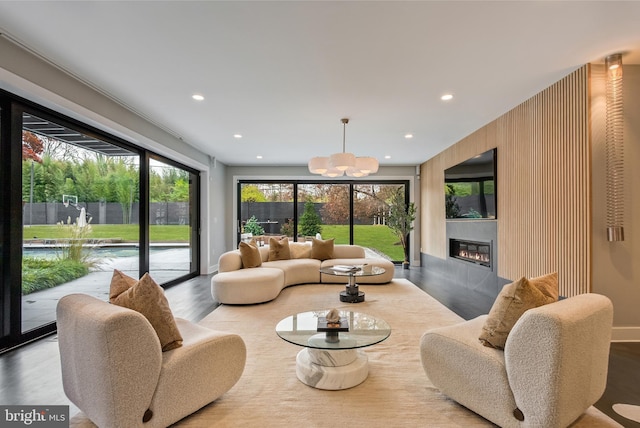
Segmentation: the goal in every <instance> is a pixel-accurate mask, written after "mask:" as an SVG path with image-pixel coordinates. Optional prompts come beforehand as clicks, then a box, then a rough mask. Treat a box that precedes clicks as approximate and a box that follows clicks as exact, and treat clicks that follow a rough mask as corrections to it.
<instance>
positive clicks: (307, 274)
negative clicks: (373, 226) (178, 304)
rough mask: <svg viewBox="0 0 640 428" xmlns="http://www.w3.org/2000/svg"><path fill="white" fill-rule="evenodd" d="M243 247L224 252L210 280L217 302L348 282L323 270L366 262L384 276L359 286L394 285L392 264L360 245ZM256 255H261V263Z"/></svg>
mask: <svg viewBox="0 0 640 428" xmlns="http://www.w3.org/2000/svg"><path fill="white" fill-rule="evenodd" d="M285 239H286V238H285ZM242 244H245V243H241V248H240V249H238V250H233V251H228V252H226V253H223V254H222V255H221V256H220V258H219V260H218V273H217V274H216V275H214V276H213V278H212V279H211V294H212V296H213V299H214V300H215V301H217V302H220V303H223V304H253V303H263V302H268V301H270V300H273V299H275V298H276V297H278V295H279V294H280V291H282V289H284V288H285V287H289V286H291V285H298V284H312V283H320V282H323V283H334V284H346V283H347V282H348V281H347V279H346V278H345V277H343V276H335V275H325V274H322V275H321V274H320V268H321V267H324V266H334V265H359V264H365V263H366V264H368V265H371V266H379V267H383V268H385V270H386V272H385V273H384V274H383V275H376V276H367V277H361V278H358V283H359V284H386V283H389V282H391V280H392V279H393V275H394V265H393V263H392V262H391V261H389V260H386V259H382V258H367V257H365V251H364V248H362V247H360V246H358V245H333V242H332V241H330V240H326V241H322V240H315V239H314V240H313V245H311V244H309V243H301V242H287V243H286V244H284V242H282V243H277V248H278V251H277V252H274V251H273V250H272V249H271V248H270V246H262V247H257V246H254V248H253V249H251V248H248V247H251V246H252V245H249V244H245V245H242ZM329 244H330V245H329ZM281 245H287V246H288V249H289V251H288V256H284V257H283V256H282V254H283V253H284V254H287V252H286V251H283V250H282V248H281ZM314 250H315V251H314ZM252 253H253V254H252ZM256 254H259V259H260V261H259V262H258V261H257V260H256V257H257V256H256ZM243 256H244V259H243ZM274 257H275V259H274ZM287 257H288V258H287ZM243 260H244V262H243ZM248 266H251V267H248Z"/></svg>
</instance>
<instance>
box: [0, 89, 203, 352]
mask: <svg viewBox="0 0 640 428" xmlns="http://www.w3.org/2000/svg"><path fill="white" fill-rule="evenodd" d="M0 143H1V146H0V177H1V179H2V183H3V186H2V187H0V194H1V195H0V196H1V200H2V202H3V204H0V219H1V220H2V224H1V230H0V244H1V246H0V251H1V259H0V298H1V300H0V321H1V326H0V327H1V330H0V331H1V334H0V351H1V350H3V349H7V348H10V347H13V346H16V345H19V344H21V343H24V342H27V341H29V340H32V339H35V338H37V337H40V336H42V335H45V334H48V333H51V332H53V331H55V328H56V326H55V318H56V314H55V310H56V305H57V303H58V300H59V299H60V298H61V297H63V296H64V295H66V294H69V293H84V294H89V295H92V296H95V297H97V298H99V299H101V300H108V298H109V286H110V282H111V277H112V275H113V271H114V269H118V270H120V271H123V272H124V273H125V274H127V275H129V276H131V277H134V278H139V277H140V276H142V274H144V273H145V272H150V274H151V276H152V277H153V278H154V279H155V280H156V282H158V283H159V284H160V285H161V286H163V287H167V286H171V285H173V284H175V283H177V282H180V281H183V280H185V279H188V278H192V277H194V276H197V275H198V274H199V272H200V267H199V259H200V256H199V246H200V244H199V241H200V240H199V230H200V227H199V218H198V213H199V202H198V195H199V173H198V172H197V171H195V170H193V169H191V168H188V167H186V166H184V165H181V164H179V163H177V162H173V161H171V160H170V159H166V158H163V157H160V156H158V155H156V154H154V153H151V152H149V151H147V150H144V149H142V148H139V147H136V146H134V145H132V144H130V143H128V142H126V141H123V140H121V139H119V138H117V137H114V136H111V135H109V134H106V133H104V132H102V131H99V130H97V129H94V128H92V127H90V126H88V125H86V124H83V123H80V122H78V121H75V120H72V119H70V118H67V117H65V116H62V115H60V114H57V113H56V112H52V111H50V110H47V109H44V108H42V107H40V106H37V105H35V104H32V103H30V102H28V101H26V100H22V99H19V98H18V97H15V96H12V95H11V94H7V93H5V92H2V91H0Z"/></svg>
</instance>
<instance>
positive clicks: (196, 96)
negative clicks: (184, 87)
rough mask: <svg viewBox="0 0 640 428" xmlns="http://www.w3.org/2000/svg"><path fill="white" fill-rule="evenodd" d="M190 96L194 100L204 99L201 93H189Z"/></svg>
mask: <svg viewBox="0 0 640 428" xmlns="http://www.w3.org/2000/svg"><path fill="white" fill-rule="evenodd" d="M191 98H193V99H194V100H196V101H202V100H204V97H203V96H202V95H200V94H193V95H191Z"/></svg>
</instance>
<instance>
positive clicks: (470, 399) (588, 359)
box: [420, 294, 613, 428]
mask: <svg viewBox="0 0 640 428" xmlns="http://www.w3.org/2000/svg"><path fill="white" fill-rule="evenodd" d="M487 317H488V315H483V316H480V317H478V318H475V319H472V320H470V321H465V322H462V323H460V324H456V325H452V326H447V327H441V328H436V329H433V330H430V331H427V332H426V333H425V334H424V335H423V337H422V339H421V342H420V351H421V359H422V365H423V367H424V370H425V372H426V374H427V376H428V377H429V379H430V380H431V382H432V383H433V384H434V385H435V386H436V387H437V388H439V389H440V390H441V391H442V393H444V394H445V395H447V396H448V397H450V398H452V399H454V400H455V401H457V402H458V403H460V404H462V405H463V406H465V407H467V408H469V409H470V410H472V411H474V412H476V413H478V414H479V415H481V416H483V417H485V418H486V419H488V420H490V421H491V422H493V423H495V424H497V425H499V426H501V427H505V428H506V427H536V428H539V427H545V428H554V427H566V426H568V425H570V424H571V423H572V422H573V421H575V420H576V419H577V418H578V417H579V416H580V415H581V414H582V413H584V412H585V410H586V409H587V408H589V407H590V406H591V405H593V404H594V403H595V402H596V401H597V400H598V399H599V398H600V397H601V396H602V393H603V392H604V389H605V386H606V381H607V370H608V360H609V347H610V343H609V342H610V340H611V327H612V320H613V307H612V304H611V301H610V300H609V299H608V298H607V297H605V296H602V295H598V294H582V295H578V296H575V297H569V298H567V299H564V300H560V301H556V302H553V303H549V304H544V305H542V306H539V307H535V308H532V309H528V310H526V311H525V312H524V314H522V316H521V317H520V318H519V319H518V320H517V321H516V322H515V324H514V326H513V328H512V329H511V331H510V332H509V334H508V336H507V338H506V343H505V345H504V350H501V349H498V348H492V347H487V346H485V345H483V344H482V342H481V341H480V340H479V337H480V336H481V334H482V331H483V327H485V323H486V321H487Z"/></svg>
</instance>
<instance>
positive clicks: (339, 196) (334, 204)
mask: <svg viewBox="0 0 640 428" xmlns="http://www.w3.org/2000/svg"><path fill="white" fill-rule="evenodd" d="M326 198H327V202H326V203H325V204H324V207H323V208H322V215H323V216H324V218H325V219H326V220H327V222H328V224H347V223H348V221H349V186H344V185H338V184H337V185H333V186H331V188H329V191H328V192H327V194H326ZM305 209H306V205H305ZM313 235H315V233H314V234H313ZM305 236H310V235H305Z"/></svg>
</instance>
